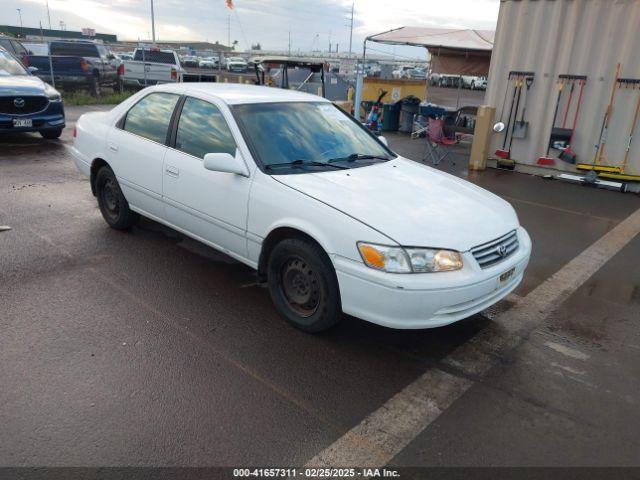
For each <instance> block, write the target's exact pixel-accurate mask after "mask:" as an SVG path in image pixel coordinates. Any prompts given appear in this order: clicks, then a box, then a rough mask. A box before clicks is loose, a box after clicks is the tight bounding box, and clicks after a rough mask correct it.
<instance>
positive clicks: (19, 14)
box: [16, 8, 24, 37]
mask: <svg viewBox="0 0 640 480" xmlns="http://www.w3.org/2000/svg"><path fill="white" fill-rule="evenodd" d="M16 10H17V11H18V18H19V19H20V36H21V37H24V29H23V28H22V9H20V8H16Z"/></svg>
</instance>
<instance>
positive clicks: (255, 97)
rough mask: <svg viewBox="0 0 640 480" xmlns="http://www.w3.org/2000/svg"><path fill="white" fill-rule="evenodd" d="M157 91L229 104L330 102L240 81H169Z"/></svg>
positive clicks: (303, 94)
mask: <svg viewBox="0 0 640 480" xmlns="http://www.w3.org/2000/svg"><path fill="white" fill-rule="evenodd" d="M152 88H153V89H155V90H156V91H162V92H175V93H181V94H185V95H188V94H190V93H191V94H200V95H202V94H204V95H210V96H212V97H215V98H217V99H220V100H222V101H223V102H224V103H226V104H228V105H242V104H246V103H270V102H327V103H328V102H329V101H328V100H327V99H325V98H322V97H318V96H317V95H311V94H309V93H304V92H298V91H296V90H285V89H282V88H275V87H266V86H258V85H242V84H239V83H188V82H187V83H168V84H164V85H158V86H157V87H152Z"/></svg>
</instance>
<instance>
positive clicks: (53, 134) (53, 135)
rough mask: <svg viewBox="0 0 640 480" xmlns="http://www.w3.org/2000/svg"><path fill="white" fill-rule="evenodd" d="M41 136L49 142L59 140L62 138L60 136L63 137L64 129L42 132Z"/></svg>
mask: <svg viewBox="0 0 640 480" xmlns="http://www.w3.org/2000/svg"><path fill="white" fill-rule="evenodd" d="M40 135H42V138H46V139H47V140H56V139H57V138H60V135H62V129H61V128H59V129H57V130H41V131H40Z"/></svg>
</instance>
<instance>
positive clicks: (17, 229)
mask: <svg viewBox="0 0 640 480" xmlns="http://www.w3.org/2000/svg"><path fill="white" fill-rule="evenodd" d="M91 108H92V109H95V108H99V107H91ZM87 110H88V108H80V107H75V108H72V107H71V108H68V109H67V113H68V119H67V120H68V126H67V129H66V130H65V132H64V133H63V136H62V138H61V140H60V141H47V140H43V139H42V138H40V136H38V135H23V136H14V137H5V138H0V225H8V226H10V227H11V230H9V231H4V232H0V329H1V332H2V334H1V335H0V365H2V367H1V368H0V385H1V386H2V387H1V388H0V425H2V428H0V465H2V466H8V465H10V466H34V465H39V466H104V465H112V466H114V465H118V466H124V465H126V466H150V465H154V466H158V465H167V466H176V465H180V466H249V465H251V466H266V465H274V466H285V465H291V466H294V465H297V466H301V465H305V464H327V463H331V462H336V463H338V464H342V465H349V464H355V465H358V466H367V465H384V464H388V465H394V466H530V465H534V466H610V465H616V466H640V455H639V452H640V433H639V432H640V416H639V415H638V410H639V408H640V387H639V384H638V381H637V379H638V378H640V330H639V329H638V325H639V322H640V268H638V264H639V263H638V259H639V258H640V237H639V236H638V235H637V233H638V230H640V216H639V214H638V209H640V197H638V196H637V195H632V194H620V193H616V192H610V191H603V190H595V189H588V188H584V187H580V186H576V185H569V184H562V183H559V182H555V181H548V180H543V179H541V178H537V177H532V176H527V175H522V174H516V173H512V172H505V171H497V170H488V171H486V172H482V173H478V174H474V175H469V174H468V173H467V171H466V169H465V168H463V167H464V161H463V158H464V157H463V155H464V154H463V153H461V154H460V155H459V156H455V155H454V156H452V157H451V158H449V159H447V160H445V162H443V164H442V168H443V169H446V170H448V171H451V172H452V173H454V174H457V175H460V176H464V177H466V178H468V179H469V180H471V181H472V182H474V183H477V184H478V185H480V186H482V187H484V188H487V189H489V190H491V191H493V192H494V193H497V194H498V195H501V196H503V197H504V198H506V199H508V200H509V201H510V202H512V204H513V206H514V207H515V209H516V211H517V213H518V215H519V217H520V221H521V223H522V224H523V226H524V227H525V228H527V230H528V231H529V232H530V234H531V237H532V240H533V244H534V250H533V255H532V259H531V264H530V267H529V270H528V272H527V274H526V277H525V280H524V282H523V283H522V284H521V285H520V287H519V288H518V289H517V290H516V292H515V294H512V295H511V296H510V297H508V298H507V299H506V300H505V301H503V302H501V303H500V304H498V305H497V306H495V307H493V308H492V309H490V310H489V311H486V312H483V313H482V314H478V315H475V316H473V317H471V318H469V319H467V320H464V321H462V322H459V323H457V324H454V325H451V326H447V327H443V328H438V329H433V330H423V331H395V330H389V329H385V328H382V327H378V326H375V325H372V324H368V323H366V322H363V321H360V320H358V319H356V318H351V317H345V318H344V319H343V322H342V323H341V324H340V325H339V326H338V327H336V328H334V329H332V330H331V331H329V332H326V333H324V334H320V335H308V334H305V333H302V332H300V331H297V330H295V329H293V328H291V327H290V326H288V325H287V324H286V323H285V322H284V321H282V320H281V319H280V318H279V317H278V315H277V314H276V312H275V309H274V307H273V306H272V304H271V300H270V298H269V295H268V292H267V290H266V289H265V288H263V287H261V286H259V285H257V284H256V278H255V276H254V274H253V272H252V271H251V270H250V269H249V268H247V267H245V266H243V265H241V264H239V263H237V262H235V261H234V260H232V259H230V258H229V257H227V256H225V255H223V254H219V253H217V252H215V251H213V250H211V249H209V248H207V247H204V246H202V245H200V244H199V243H197V242H195V241H193V240H190V239H188V238H185V237H184V236H183V235H181V234H178V233H176V232H175V231H172V230H170V229H168V228H165V227H163V226H160V225H159V224H157V223H154V222H152V221H148V220H143V221H142V222H141V224H140V225H139V226H137V227H135V228H134V229H133V230H131V231H130V232H125V233H123V232H119V231H115V230H111V229H109V228H108V227H107V226H106V224H105V223H104V221H103V220H102V218H101V216H100V212H99V210H98V207H97V204H96V201H95V199H94V197H93V196H92V195H91V192H90V188H89V184H88V181H87V180H86V179H84V178H83V177H82V176H81V175H80V174H79V173H78V172H77V170H76V168H75V166H74V165H73V162H72V160H71V157H70V155H69V153H68V151H67V147H66V145H68V144H69V143H70V141H71V139H70V132H71V129H72V127H73V123H74V121H75V120H76V119H77V117H78V115H79V114H80V113H81V112H83V111H87ZM389 140H390V144H391V145H392V148H394V149H395V150H396V151H397V152H398V153H401V154H404V155H406V156H408V157H410V158H414V159H416V160H419V159H420V158H421V156H422V151H423V148H424V147H423V144H422V143H420V142H421V141H420V140H409V139H408V137H406V136H400V135H397V136H389ZM421 402H422V403H421ZM399 405H400V406H399ZM401 405H405V406H407V405H408V407H407V408H403V407H402V406H401ZM414 407H415V408H414ZM389 427H390V428H389ZM362 462H370V463H368V464H365V463H362Z"/></svg>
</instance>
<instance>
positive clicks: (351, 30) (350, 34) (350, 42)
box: [349, 2, 356, 56]
mask: <svg viewBox="0 0 640 480" xmlns="http://www.w3.org/2000/svg"><path fill="white" fill-rule="evenodd" d="M355 3H356V2H351V28H350V31H349V56H351V54H352V53H353V52H352V50H351V46H352V45H353V7H354V5H355Z"/></svg>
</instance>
